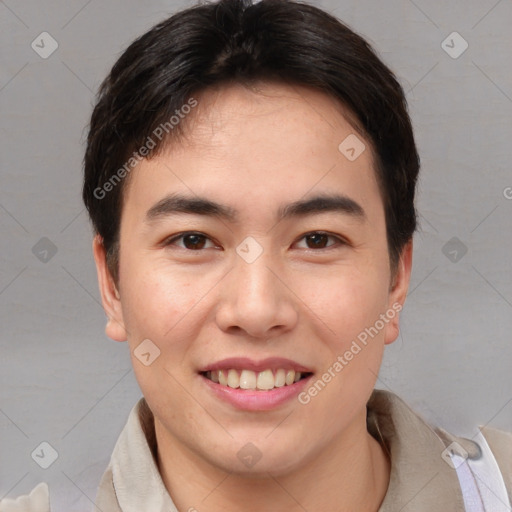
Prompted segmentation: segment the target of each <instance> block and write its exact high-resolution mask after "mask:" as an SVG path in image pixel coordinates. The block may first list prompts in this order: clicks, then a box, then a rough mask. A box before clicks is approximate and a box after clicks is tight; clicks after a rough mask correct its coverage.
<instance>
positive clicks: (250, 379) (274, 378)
mask: <svg viewBox="0 0 512 512" xmlns="http://www.w3.org/2000/svg"><path fill="white" fill-rule="evenodd" d="M205 376H206V377H207V378H208V379H210V380H211V381H213V382H215V383H218V384H220V385H221V386H229V387H230V388H233V389H237V388H240V389H249V390H256V389H258V390H261V391H269V390H271V389H274V388H281V387H283V386H285V385H286V386H291V385H292V384H293V383H294V382H298V381H299V380H300V379H301V377H302V373H301V372H296V371H294V370H284V369H282V368H280V369H279V370H277V371H276V372H275V375H274V372H273V371H272V370H270V369H269V370H264V371H262V372H259V373H256V372H253V371H252V370H241V371H240V370H235V369H233V368H232V369H230V370H214V371H210V372H206V374H205Z"/></svg>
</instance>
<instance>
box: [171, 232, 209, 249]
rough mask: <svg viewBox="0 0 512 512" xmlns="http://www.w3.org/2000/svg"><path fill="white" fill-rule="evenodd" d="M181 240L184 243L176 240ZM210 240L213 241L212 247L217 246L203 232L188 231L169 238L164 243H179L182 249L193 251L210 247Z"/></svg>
mask: <svg viewBox="0 0 512 512" xmlns="http://www.w3.org/2000/svg"><path fill="white" fill-rule="evenodd" d="M179 240H181V241H182V245H179V244H176V242H177V241H179ZM208 242H210V243H211V247H215V245H214V244H213V242H212V241H211V240H210V239H209V238H208V237H207V236H206V235H204V234H203V233H195V232H188V233H181V234H179V235H176V236H173V237H171V238H168V239H167V240H166V241H165V242H164V243H163V245H164V246H166V247H167V246H169V245H177V246H178V247H180V248H182V249H188V250H191V251H200V250H201V249H208V247H206V244H207V243H208Z"/></svg>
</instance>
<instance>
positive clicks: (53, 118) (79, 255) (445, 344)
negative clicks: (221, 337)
mask: <svg viewBox="0 0 512 512" xmlns="http://www.w3.org/2000/svg"><path fill="white" fill-rule="evenodd" d="M191 4H192V2H184V1H167V2H164V1H155V0H153V1H150V2H144V3H143V2H141V1H136V0H129V1H123V2H121V1H120V0H111V1H108V2H102V1H100V0H90V1H88V2H87V1H84V0H71V1H70V0H67V1H64V0H53V1H49V0H47V1H35V0H32V1H29V0H27V1H15V0H5V1H0V20H1V21H0V38H1V41H0V48H1V52H2V64H1V70H0V102H1V103H0V105H1V117H0V127H1V141H2V142H1V144H2V147H1V153H0V158H1V166H0V173H1V187H0V237H1V248H2V249H1V267H0V321H1V335H0V343H1V345H0V353H1V361H0V384H1V387H0V432H1V440H0V498H2V497H4V496H9V497H15V496H18V495H20V494H25V493H28V492H29V491H30V490H31V489H32V488H33V487H34V486H35V485H36V484H37V483H38V482H40V481H46V482H48V483H49V484H50V492H51V498H52V502H53V506H54V510H56V511H60V510H62V511H64V510H66V511H78V510H88V509H89V508H90V507H91V501H90V500H91V499H93V498H94V495H95V491H96V487H97V485H98V482H99V478H100V476H101V474H102V472H103V470H104V469H105V467H106V465H107V463H108V460H109V457H110V454H111V451H112V449H113V446H114V443H115V441H116V439H117V436H118V435H119V433H120V431H121V429H122V427H123V425H124V423H125V421H126V417H127V414H128V412H129V410H130V409H131V407H132V406H133V405H134V404H135V402H136V401H137V399H138V398H139V397H140V391H139V389H138V387H137V384H136V382H135V379H134V376H133V372H132V370H131V364H130V359H129V354H128V352H127V347H126V344H121V343H115V342H113V341H111V340H109V339H108V338H106V336H105V334H104V324H105V315H104V313H103V310H102V307H101V304H100V297H99V293H98V290H97V282H96V273H95V268H94V262H93V258H92V253H91V246H90V244H91V239H92V234H91V230H90V227H89V224H88V220H87V216H86V213H85V211H84V208H83V206H82V203H81V199H80V186H81V160H82V155H83V148H84V145H83V144H84V138H85V135H86V131H85V126H86V124H87V122H88V117H89V116H90V113H91V108H92V102H93V97H94V92H95V91H96V89H97V87H98V85H99V83H100V81H101V80H102V78H103V77H104V76H105V75H106V73H107V71H108V70H109V69H110V67H111V66H112V64H113V63H114V61H115V60H116V58H117V57H118V56H119V54H120V52H121V51H122V50H123V48H125V47H126V45H127V44H128V43H129V42H130V41H131V40H132V39H134V38H135V37H136V36H137V35H139V34H141V33H143V32H144V31H146V30H147V29H149V28H150V27H151V26H152V25H153V24H154V23H156V22H158V21H160V20H161V19H163V18H164V17H166V16H167V15H168V14H170V13H172V12H174V11H176V10H178V9H180V8H181V7H183V6H185V5H191ZM317 4H318V5H319V6H321V7H324V8H326V9H328V10H329V11H331V12H333V13H334V14H335V15H337V16H338V17H340V18H341V19H342V20H344V21H345V22H347V23H348V24H349V25H351V26H352V27H353V28H354V29H356V30H357V31H358V32H359V33H361V34H362V35H364V36H366V37H367V38H368V39H369V40H370V42H371V43H372V44H374V45H375V47H376V48H377V50H378V51H379V53H380V55H381V56H382V58H383V59H384V60H385V62H387V63H388V64H389V65H390V66H391V67H392V69H394V70H395V71H396V74H397V75H398V77H399V79H400V81H401V83H402V84H403V86H404V88H405V90H406V91H407V97H408V100H409V104H410V110H411V115H412V118H413V122H414V125H415V130H416V137H417V143H418V146H419V150H420V153H421V157H422V177H421V182H420V186H419V198H418V206H419V210H420V213H421V230H420V232H419V233H418V234H417V236H416V239H415V240H416V246H415V263H414V270H413V277H412V285H411V289H410V293H409V298H408V300H407V303H406V307H405V310H404V313H403V318H402V332H401V335H400V338H399V339H398V340H397V342H396V343H395V344H393V345H392V346H390V347H389V348H388V349H387V353H386V357H385V361H384V364H383V367H382V371H381V374H380V376H379V381H378V387H380V388H384V389H390V390H392V391H394V392H395V393H398V394H399V395H401V396H402V397H403V398H405V399H406V400H407V401H408V402H409V404H410V405H411V406H412V407H413V408H415V409H416V410H417V411H419V412H421V413H422V414H423V415H424V416H425V417H426V418H428V419H429V420H430V421H432V422H434V423H437V424H440V425H442V426H444V427H445V428H446V429H448V430H451V431H453V432H455V433H458V434H461V435H467V436H469V437H470V436H472V435H473V434H474V428H475V426H476V425H481V424H490V425H493V426H495V427H498V428H503V429H507V430H512V371H511V361H512V343H511V334H510V333H511V331H512V277H511V276H512V257H511V253H512V236H511V220H512V199H510V198H512V189H510V188H508V187H512V173H511V167H510V166H511V164H510V162H511V160H512V150H511V146H512V141H511V136H512V127H511V114H512V73H511V66H512V59H511V51H510V50H511V48H512V45H511V43H512V31H511V30H510V27H511V26H512V3H511V2H510V1H508V0H501V1H496V0H472V1H450V2H445V1H440V0H437V1H426V0H415V1H414V2H413V1H412V0H390V1H385V2H381V1H377V0H374V1H368V0H366V1H361V0H357V1H356V0H351V1H348V0H347V1H336V0H331V1H328V0H325V1H320V2H317ZM43 31H47V32H49V33H50V34H51V36H52V37H53V38H54V39H55V40H56V41H57V42H58V45H59V47H58V49H57V50H56V51H55V53H53V54H52V55H51V56H50V57H49V58H47V59H43V58H41V57H40V56H39V55H38V54H37V53H36V52H35V51H34V50H33V49H32V48H31V43H32V41H33V40H35V39H36V37H37V36H38V35H39V34H40V33H41V32H43ZM453 31H457V32H458V33H460V34H461V36H462V37H463V38H464V40H465V41H467V43H468V45H469V47H468V49H467V50H466V51H465V52H464V53H463V54H462V55H460V56H459V57H458V58H452V57H451V56H450V55H448V53H446V51H445V50H444V49H443V48H442V46H441V44H442V42H443V40H445V39H446V38H447V36H448V35H449V34H451V33H452V32H453ZM36 42H37V40H36ZM460 43H461V41H457V40H453V43H452V42H451V39H448V41H447V43H445V44H448V45H450V46H453V47H454V48H453V49H452V52H453V51H457V50H459V49H460V48H461V46H460ZM46 48H48V46H46ZM507 196H508V197H509V199H507ZM42 237H47V238H48V239H50V240H51V242H52V243H53V244H54V245H55V248H56V250H57V252H56V253H55V254H54V255H53V256H52V253H51V252H49V253H47V254H46V255H42V254H41V252H40V250H39V252H38V251H37V250H34V252H36V254H34V253H33V247H34V246H35V245H36V244H37V243H38V242H39V241H40V239H41V238H42ZM453 237H456V238H457V239H458V241H455V242H453V241H452V242H451V244H449V245H448V246H445V244H446V243H447V242H448V241H449V240H451V239H452V238H453ZM39 243H40V244H41V243H48V242H39ZM37 247H39V246H37ZM464 247H466V248H467V253H466V254H465V255H464V256H463V257H462V258H461V255H462V253H463V249H464ZM443 248H444V249H443ZM453 251H455V252H453ZM36 256H39V257H36ZM41 258H42V259H43V261H41ZM45 258H46V259H47V260H48V261H46V262H45V261H44V260H45ZM459 258H460V259H459ZM452 260H458V261H452ZM42 441H47V442H49V443H50V444H51V445H52V446H53V447H54V448H55V450H57V452H58V459H57V460H56V461H55V463H54V464H52V465H51V466H50V467H49V468H48V469H46V470H44V469H42V468H40V467H39V466H38V465H37V464H36V463H35V462H34V460H33V459H32V458H31V453H32V451H33V450H34V449H35V448H36V447H37V446H38V445H39V444H40V443H41V442H42Z"/></svg>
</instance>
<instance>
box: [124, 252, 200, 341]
mask: <svg viewBox="0 0 512 512" xmlns="http://www.w3.org/2000/svg"><path fill="white" fill-rule="evenodd" d="M123 271H124V276H123V279H124V281H125V286H124V289H123V295H124V296H123V317H124V321H125V325H126V327H127V329H128V331H129V335H128V340H129V341H130V344H136V343H139V342H140V341H139V340H140V339H141V338H142V339H144V338H149V339H154V340H155V343H157V344H158V345H159V346H162V348H163V347H164V346H165V345H166V344H167V343H168V341H169V340H173V344H174V343H175V342H176V341H179V340H180V339H181V337H180V336H176V332H178V331H182V329H183V325H184V324H185V323H186V322H183V320H184V319H185V318H186V316H187V315H188V314H189V313H190V312H191V311H192V310H193V309H194V306H195V305H196V304H197V303H198V301H199V300H200V298H201V294H200V291H201V289H202V288H201V287H198V286H197V285H194V283H193V280H192V279H191V278H190V277H189V276H187V275H186V274H184V273H183V272H180V271H176V270H174V271H171V269H170V268H169V265H168V264H167V265H163V264H161V263H160V264H156V265H155V264H153V265H151V266H149V265H147V264H146V265H145V264H144V263H143V262H140V263H138V262H137V261H136V260H135V259H134V260H133V261H130V260H129V259H128V260H126V261H125V265H124V268H123ZM188 327H189V328H190V326H188Z"/></svg>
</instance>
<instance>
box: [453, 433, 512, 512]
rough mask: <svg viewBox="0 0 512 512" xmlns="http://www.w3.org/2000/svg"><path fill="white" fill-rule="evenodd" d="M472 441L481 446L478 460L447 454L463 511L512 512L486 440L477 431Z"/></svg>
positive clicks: (501, 478) (503, 483) (502, 481)
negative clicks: (453, 470)
mask: <svg viewBox="0 0 512 512" xmlns="http://www.w3.org/2000/svg"><path fill="white" fill-rule="evenodd" d="M474 439H475V441H476V442H477V443H478V444H479V446H480V450H481V457H479V458H477V459H470V458H466V457H464V456H462V455H461V454H459V453H456V452H454V451H451V453H450V456H451V459H452V462H453V466H454V467H455V470H456V471H457V476H458V478H459V482H460V486H461V489H462V495H463V497H464V506H465V508H466V512H512V507H511V506H510V501H509V499H508V494H507V489H506V487H505V482H504V480H503V475H502V474H501V471H500V469H499V467H498V463H497V462H496V459H495V458H494V455H493V453H492V451H491V449H490V448H489V445H488V444H487V441H486V440H485V437H484V436H483V435H482V434H481V432H479V433H478V434H477V435H476V436H475V438H474Z"/></svg>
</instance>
